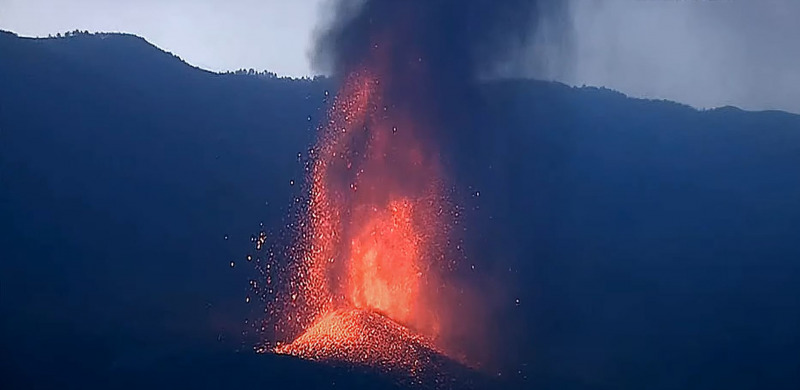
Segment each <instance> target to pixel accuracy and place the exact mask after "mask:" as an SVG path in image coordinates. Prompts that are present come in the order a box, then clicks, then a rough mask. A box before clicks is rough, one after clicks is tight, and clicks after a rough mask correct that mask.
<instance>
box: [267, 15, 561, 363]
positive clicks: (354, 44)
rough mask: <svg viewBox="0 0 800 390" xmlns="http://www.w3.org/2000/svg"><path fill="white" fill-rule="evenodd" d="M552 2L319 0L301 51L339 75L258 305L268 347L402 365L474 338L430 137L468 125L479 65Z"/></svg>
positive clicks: (478, 330) (488, 64)
mask: <svg viewBox="0 0 800 390" xmlns="http://www.w3.org/2000/svg"><path fill="white" fill-rule="evenodd" d="M545 3H547V4H548V6H545ZM561 3H563V2H559V1H550V0H503V1H497V0H470V1H462V0H441V1H430V0H404V1H399V0H333V1H332V2H331V4H332V5H333V8H331V11H332V12H331V14H330V16H332V18H331V20H330V24H329V25H328V26H326V28H325V29H324V30H322V32H321V35H319V36H318V37H317V38H318V39H317V41H316V47H315V56H316V58H317V59H319V60H320V61H322V62H326V61H327V62H328V63H329V65H330V67H331V69H330V70H331V71H332V72H333V74H334V76H335V77H336V78H337V79H338V80H340V81H341V85H342V86H341V89H340V90H339V92H338V94H337V95H336V97H335V98H334V100H333V101H332V102H331V104H330V107H329V111H328V115H327V118H326V121H325V122H324V123H323V124H322V125H321V126H320V128H319V131H320V135H319V138H318V141H317V144H316V145H315V147H314V148H313V149H311V150H310V153H309V160H310V163H309V165H308V166H307V169H308V176H309V178H308V187H307V190H308V193H307V199H306V202H300V204H302V205H303V206H302V207H304V209H303V210H302V212H301V214H302V215H301V217H300V219H299V221H298V222H297V223H296V225H294V226H296V227H298V229H299V231H297V232H296V233H297V235H298V237H299V243H298V244H297V245H295V246H293V247H292V248H291V249H290V250H289V252H290V253H289V257H290V259H291V263H292V264H293V265H292V266H291V267H290V269H289V271H288V273H289V274H290V275H291V276H290V277H289V280H288V281H284V282H285V284H286V285H287V286H286V290H287V291H288V293H287V294H286V295H285V297H284V298H281V299H277V298H275V299H273V302H278V305H279V306H280V305H283V306H285V307H283V306H282V307H279V308H278V309H275V310H272V309H269V308H268V310H267V312H270V313H272V314H273V315H272V317H273V320H274V321H275V323H276V325H275V328H274V330H275V332H276V334H277V337H276V339H277V340H284V341H285V342H284V343H273V344H271V346H272V347H273V348H272V350H273V351H275V352H276V353H280V354H289V355H295V356H299V357H302V358H307V359H313V360H319V361H330V362H344V363H352V364H358V365H366V366H370V367H380V368H384V369H387V370H394V371H399V372H404V373H408V374H412V375H413V374H415V373H418V372H419V370H420V369H422V368H425V367H428V368H430V367H431V366H432V365H434V364H433V363H431V362H432V361H433V360H438V361H444V360H448V361H449V360H456V361H461V362H464V361H466V359H464V358H463V357H462V356H463V355H468V356H469V358H470V360H472V358H473V356H474V355H475V354H483V353H484V351H483V345H484V340H485V337H483V336H484V335H485V334H486V331H485V330H483V324H480V323H479V322H480V320H479V319H480V318H481V317H486V316H481V315H476V312H474V311H473V310H479V311H483V309H482V308H481V306H482V305H481V304H480V303H478V304H476V303H475V301H478V300H479V299H478V298H476V296H477V294H475V293H474V292H472V293H471V289H465V288H464V287H466V285H465V283H461V282H459V281H457V278H456V271H458V270H457V267H456V264H457V261H456V260H457V259H458V258H460V254H459V251H460V248H459V244H458V240H457V239H456V238H455V237H454V232H455V229H454V227H455V226H456V225H457V224H458V222H459V221H458V211H457V208H456V206H455V205H454V203H453V202H451V200H450V199H451V198H452V197H451V196H449V192H448V191H450V189H452V188H453V187H451V186H450V184H451V183H450V182H449V181H448V180H447V177H446V174H445V172H444V171H445V170H444V168H443V167H444V164H443V163H442V161H443V160H444V159H443V157H442V155H441V154H440V149H439V147H438V146H439V144H440V143H446V144H447V145H461V144H463V143H462V142H460V141H461V140H462V139H466V140H468V139H470V138H469V137H463V136H464V135H467V134H470V131H483V129H471V127H470V126H472V124H473V123H475V122H476V121H474V120H473V119H474V118H476V116H475V111H477V110H479V109H480V107H481V106H482V103H481V98H480V95H481V94H480V91H479V88H478V84H479V80H480V79H481V77H482V76H483V75H486V74H491V71H492V69H493V68H494V67H496V66H498V65H500V63H505V62H506V61H507V60H509V58H510V57H511V56H512V55H513V54H514V53H515V52H516V51H517V50H518V49H520V48H522V47H524V46H525V45H526V43H527V42H529V40H528V38H530V35H531V34H532V33H533V32H534V31H535V30H536V28H535V27H536V26H535V23H536V21H538V20H539V19H541V17H543V15H545V14H546V13H548V12H550V11H548V9H552V10H559V9H563V8H564V7H563V6H560V5H559V4H561ZM454 140H455V141H456V142H451V141H454ZM452 153H453V151H452V150H450V149H448V154H447V156H448V157H447V161H448V162H449V163H452V162H453V161H454V160H453V158H452V157H453V156H452ZM456 160H457V159H456ZM448 166H450V165H448ZM459 234H460V233H459ZM281 272H283V271H281ZM461 276H463V275H461ZM473 281H474V278H473ZM269 283H270V279H269V278H268V279H267V284H268V285H269ZM470 285H472V284H470ZM271 289H272V287H270V290H269V291H270V294H271V291H272V290H271ZM481 291H482V292H484V293H485V290H481ZM275 317H277V318H278V319H277V320H276V319H274V318H275ZM262 328H263V327H262ZM270 331H271V330H270ZM476 360H478V361H479V362H480V361H482V360H485V358H484V357H479V358H478V359H476Z"/></svg>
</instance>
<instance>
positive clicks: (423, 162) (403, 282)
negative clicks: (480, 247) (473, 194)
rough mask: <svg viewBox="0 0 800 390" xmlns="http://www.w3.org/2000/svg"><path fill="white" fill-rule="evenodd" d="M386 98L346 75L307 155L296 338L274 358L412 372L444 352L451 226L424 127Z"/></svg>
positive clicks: (371, 75) (365, 80)
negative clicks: (444, 297) (442, 340)
mask: <svg viewBox="0 0 800 390" xmlns="http://www.w3.org/2000/svg"><path fill="white" fill-rule="evenodd" d="M383 88H384V83H382V82H381V79H380V78H379V77H378V76H377V75H376V73H375V71H373V70H370V69H367V68H363V69H361V70H359V71H355V72H353V73H352V74H351V75H350V77H349V78H348V79H347V80H346V82H345V83H344V86H343V88H342V90H341V91H340V93H339V94H338V95H337V97H336V98H335V99H334V102H333V104H332V106H331V108H330V111H329V116H328V122H327V123H326V124H325V126H324V127H323V128H322V132H321V136H320V139H319V142H318V145H317V146H316V147H315V148H314V149H312V152H313V153H312V156H313V157H312V162H311V169H310V171H311V172H310V185H309V200H308V209H307V211H306V213H305V214H306V215H305V219H306V220H305V221H304V222H305V223H304V224H303V225H304V226H305V229H306V231H304V232H303V237H305V240H303V242H302V245H301V247H300V250H299V251H298V252H299V253H298V254H299V257H301V259H300V266H299V267H298V268H297V269H296V271H295V274H296V275H295V276H296V277H295V279H294V280H293V282H292V284H291V285H292V293H291V299H292V304H291V306H292V311H293V315H294V317H295V323H296V325H297V326H298V327H299V328H300V329H302V331H301V332H300V334H299V336H297V337H296V338H295V339H294V341H293V342H291V343H288V344H283V345H279V346H277V347H276V348H275V352H277V353H281V354H290V355H295V356H299V357H303V358H308V359H313V360H322V361H341V362H348V363H356V364H361V365H368V366H373V367H379V368H383V369H386V370H389V371H395V370H401V371H404V372H406V373H410V374H415V373H417V372H418V371H419V370H420V369H421V368H422V367H424V366H428V365H429V364H430V361H431V356H434V355H438V354H442V352H441V351H442V350H443V349H442V348H441V347H440V346H437V341H438V340H440V337H439V336H440V332H441V331H442V318H441V317H442V315H445V313H446V310H445V308H444V307H443V305H444V302H442V299H441V298H440V297H439V293H440V290H441V289H443V288H445V285H444V284H443V279H442V278H443V273H444V272H446V269H447V267H448V265H449V264H451V262H452V260H451V259H449V258H448V257H447V253H448V251H447V243H448V237H447V235H448V230H449V226H450V219H451V218H452V216H451V212H450V206H449V203H448V202H447V199H446V197H445V196H444V181H443V179H442V174H441V168H440V164H439V161H438V156H437V153H436V152H435V150H434V148H432V147H431V145H430V144H429V143H426V142H424V140H423V138H422V137H421V136H420V132H421V131H424V130H423V129H421V128H420V126H422V125H421V124H420V123H418V122H416V121H415V120H414V118H413V117H412V116H411V114H410V113H408V112H404V110H402V109H401V108H398V107H396V106H393V107H390V106H389V105H387V104H386V103H385V102H384V90H383Z"/></svg>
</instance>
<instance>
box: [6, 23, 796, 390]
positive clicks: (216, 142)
mask: <svg viewBox="0 0 800 390" xmlns="http://www.w3.org/2000/svg"><path fill="white" fill-rule="evenodd" d="M334 84H335V83H334V82H333V81H330V80H327V79H316V80H292V79H283V78H276V77H260V76H253V75H235V74H225V75H220V74H214V73H210V72H207V71H204V70H201V69H197V68H193V67H191V66H189V65H187V64H185V63H184V62H182V61H181V60H180V59H179V58H177V57H175V56H172V55H170V54H168V53H164V52H163V51H161V50H159V49H157V48H155V47H153V46H151V45H150V44H148V43H147V42H146V41H144V40H143V39H141V38H138V37H135V36H130V35H121V34H106V35H103V34H95V35H88V34H77V35H74V36H70V37H66V38H53V39H27V38H19V37H16V36H14V35H12V34H7V33H2V34H0V331H2V334H3V336H4V337H3V338H2V341H0V359H2V370H3V372H2V379H0V384H2V387H3V388H12V387H13V388H34V387H49V386H58V387H69V388H72V387H76V388H77V387H80V388H86V387H92V386H94V385H97V386H102V385H106V386H109V385H110V386H111V387H112V388H119V387H124V386H131V387H137V386H145V385H147V386H150V387H152V386H153V385H154V384H162V385H164V386H169V385H173V384H176V383H183V384H186V383H189V384H190V385H200V386H203V385H205V386H209V387H217V386H231V385H240V386H241V385H247V384H248V383H260V384H261V385H263V384H264V383H265V382H270V383H287V384H289V383H292V382H291V381H292V380H295V379H297V378H301V379H302V380H303V381H305V382H302V383H301V384H305V385H307V386H322V385H328V384H330V383H333V382H334V381H336V382H337V383H338V384H339V386H345V387H347V386H351V387H352V386H363V385H364V383H367V382H359V381H368V380H370V379H369V378H366V379H365V378H352V377H350V376H347V375H343V374H342V373H337V372H335V371H333V370H330V369H327V368H323V367H315V366H313V365H308V364H306V363H302V362H295V361H292V360H286V359H283V358H277V357H269V356H268V357H264V356H254V355H251V351H252V348H251V344H250V343H251V342H252V337H251V335H244V336H243V335H242V332H243V331H245V330H246V329H247V327H246V326H245V325H244V321H245V319H252V318H253V316H258V315H260V314H259V312H260V308H258V307H255V306H256V305H254V304H252V303H251V304H250V305H247V304H245V301H244V297H245V295H246V294H247V292H248V289H247V288H248V285H247V280H248V278H249V277H251V276H252V275H251V273H252V272H251V269H250V267H248V264H247V263H246V261H240V260H243V257H244V254H245V253H246V251H247V249H248V248H249V242H248V240H249V237H250V234H252V233H254V232H256V231H257V230H258V229H259V223H261V222H263V223H264V226H265V229H267V230H268V231H270V232H274V231H277V230H279V229H280V228H281V226H283V224H285V223H286V216H287V210H288V206H289V204H290V203H291V202H292V199H293V196H295V195H296V194H297V193H298V192H299V191H301V188H300V186H298V185H294V186H292V185H290V184H289V183H290V180H297V181H302V179H303V176H302V175H303V165H302V163H301V162H300V161H299V160H298V153H301V155H305V151H306V150H307V149H308V147H309V146H310V145H311V144H312V142H313V141H314V137H315V132H314V129H315V126H316V124H317V123H318V121H319V120H320V118H321V116H322V114H323V113H324V110H325V96H326V93H325V91H326V90H330V91H333V89H334V88H335V85H334ZM482 93H483V94H484V96H483V98H484V100H483V101H484V102H485V104H484V105H483V106H482V107H481V109H480V113H479V114H478V115H477V118H478V119H476V120H474V121H471V122H470V123H467V124H465V125H464V126H463V129H462V130H460V131H459V132H458V133H457V134H455V135H454V136H451V137H450V138H448V139H446V140H443V142H442V145H441V146H442V152H443V154H444V155H445V156H446V158H445V160H446V165H447V169H448V171H449V172H450V174H451V177H452V179H453V183H454V185H455V187H456V188H457V189H458V190H457V191H458V192H459V193H460V194H461V195H460V197H459V198H458V201H459V202H460V204H461V205H462V206H463V207H464V208H465V210H466V212H465V214H466V216H465V222H466V226H468V229H467V231H466V232H464V233H462V234H463V238H464V239H465V241H464V245H465V249H466V253H467V254H468V259H467V261H469V262H471V263H475V264H477V265H478V269H479V271H480V279H481V280H483V282H481V283H482V284H481V286H482V287H481V288H486V289H492V291H491V293H487V295H492V296H493V298H492V299H493V301H492V303H491V306H492V313H493V318H494V320H493V321H492V322H491V325H492V327H493V329H494V331H495V333H496V334H497V336H495V337H496V338H495V341H496V342H495V343H494V345H495V346H496V349H497V350H496V351H494V352H495V355H496V356H498V358H497V360H498V361H499V364H500V365H501V366H503V367H505V368H506V371H504V372H505V375H506V378H508V377H510V379H508V380H510V381H511V383H513V384H520V385H523V386H537V387H540V388H602V389H617V388H625V389H627V388H630V389H633V388H637V389H638V388H654V389H674V388H698V389H706V388H722V387H726V388H742V389H745V388H757V387H763V388H797V385H798V384H799V383H800V370H798V367H800V354H798V353H797V351H799V350H800V168H798V167H800V116H796V115H790V114H787V113H783V112H745V111H741V110H739V109H736V108H730V107H726V108H721V109H716V110H710V111H697V110H694V109H692V108H690V107H686V106H683V105H679V104H676V103H672V102H662V101H646V100H637V99H630V98H627V97H625V96H623V95H621V94H619V93H616V92H613V91H608V90H603V89H594V88H570V87H567V86H564V85H561V84H556V83H544V82H538V81H526V80H507V81H496V82H491V83H487V84H486V85H485V86H484V88H483V91H482ZM477 194H479V196H478V195H477ZM225 237H228V239H226V238H225ZM232 260H233V261H236V267H235V268H231V267H230V265H229V263H230V261H232ZM477 280H478V278H476V283H478V282H477ZM500 285H502V288H501V287H500ZM487 291H488V290H487ZM517 300H519V303H517ZM236 350H240V351H241V353H239V354H234V352H235V351H236ZM171 367H174V369H170V368H171ZM509 367H512V368H511V369H509ZM301 371H302V373H301ZM309 373H311V374H309ZM133 377H136V378H139V379H140V381H139V382H131V381H128V378H133ZM141 378H147V380H145V381H141V380H142V379H141ZM210 378H213V379H210ZM186 381H188V382H186ZM192 381H194V382H192ZM275 381H277V382H275ZM281 381H286V382H281ZM314 381H317V382H314ZM347 381H353V382H352V383H349V382H347ZM370 383H372V382H370ZM6 384H7V385H9V386H10V387H7V386H6ZM295 385H298V383H295Z"/></svg>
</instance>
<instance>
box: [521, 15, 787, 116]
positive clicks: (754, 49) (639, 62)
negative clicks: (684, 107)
mask: <svg viewBox="0 0 800 390" xmlns="http://www.w3.org/2000/svg"><path fill="white" fill-rule="evenodd" d="M570 6H571V11H570V13H571V17H572V21H573V23H572V25H573V28H574V30H573V37H572V39H573V40H572V42H571V44H572V45H573V46H572V47H570V48H569V50H568V51H567V52H566V53H563V56H562V58H560V59H559V60H558V62H557V64H558V65H560V66H558V67H552V66H551V67H550V68H544V69H542V68H538V69H536V68H531V69H530V72H528V73H527V75H533V76H538V77H542V78H548V79H555V80H559V81H563V82H566V83H568V84H573V85H582V84H586V85H593V86H606V87H609V88H612V89H616V90H620V91H622V92H625V93H627V94H629V95H632V96H636V97H646V98H659V99H660V98H664V99H669V100H676V101H679V102H683V103H687V104H690V105H692V106H695V107H700V108H711V107H718V106H724V105H735V106H740V107H742V108H745V109H753V110H761V109H780V110H786V111H791V112H796V113H800V43H799V42H800V22H799V21H800V1H794V0H759V1H755V0H718V1H699V0H684V1H677V0H662V1H656V0H650V1H645V0H639V1H636V0H602V1H583V0H572V1H571V3H570ZM548 44H550V43H545V44H544V45H543V46H541V47H540V48H539V49H540V50H542V47H544V48H547V45H548ZM550 45H552V44H550ZM550 50H551V51H552V48H551V49H550Z"/></svg>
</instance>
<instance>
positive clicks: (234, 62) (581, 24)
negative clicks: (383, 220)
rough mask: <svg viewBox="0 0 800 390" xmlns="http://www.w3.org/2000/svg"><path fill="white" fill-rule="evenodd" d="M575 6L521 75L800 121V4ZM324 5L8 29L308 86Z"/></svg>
mask: <svg viewBox="0 0 800 390" xmlns="http://www.w3.org/2000/svg"><path fill="white" fill-rule="evenodd" d="M569 1H570V9H571V11H570V15H569V19H570V20H571V22H572V26H573V27H572V30H571V31H572V33H571V40H570V42H571V45H570V47H568V48H564V47H557V48H554V47H553V45H554V44H553V42H555V41H558V42H562V41H559V40H551V39H548V37H547V35H544V36H543V37H544V38H542V39H540V40H539V41H538V43H537V44H536V45H535V47H531V49H530V53H528V54H529V58H531V60H530V61H528V62H525V61H523V62H522V65H521V66H516V67H513V70H511V72H512V74H514V75H522V76H531V77H537V78H544V79H554V80H558V81H562V82H566V83H568V84H572V85H583V84H586V85H593V86H606V87H608V88H612V89H616V90H619V91H622V92H624V93H627V94H629V95H632V96H637V97H647V98H664V99H670V100H676V101H679V102H683V103H687V104H691V105H693V106H696V107H717V106H722V105H737V106H740V107H743V108H747V109H782V110H787V111H792V112H797V113H800V44H799V43H798V42H800V22H798V21H800V1H797V0H706V1H701V0H569ZM324 2H325V1H324V0H68V1H65V0H0V28H1V29H7V30H11V31H14V32H16V33H19V34H20V35H25V36H47V35H48V34H50V33H53V34H54V33H56V32H63V31H71V30H74V29H80V30H90V31H122V32H130V33H134V34H137V35H141V36H143V37H145V38H147V39H148V40H149V41H150V42H152V43H154V44H156V45H157V46H159V47H161V48H163V49H165V50H169V51H171V52H174V53H175V54H178V55H179V56H181V57H182V58H183V59H185V60H186V61H187V62H189V63H191V64H193V65H197V66H200V67H202V68H206V69H211V70H232V69H238V68H255V69H268V70H271V71H274V72H277V73H279V74H283V75H291V76H302V75H309V74H312V73H313V71H312V69H311V68H310V66H309V62H308V51H309V48H310V43H311V40H312V37H313V31H314V28H315V26H316V25H317V21H318V20H319V18H320V17H324V16H325V11H324V8H323V3H324ZM542 53H547V56H542ZM523 58H524V57H523ZM542 58H544V60H542Z"/></svg>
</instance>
